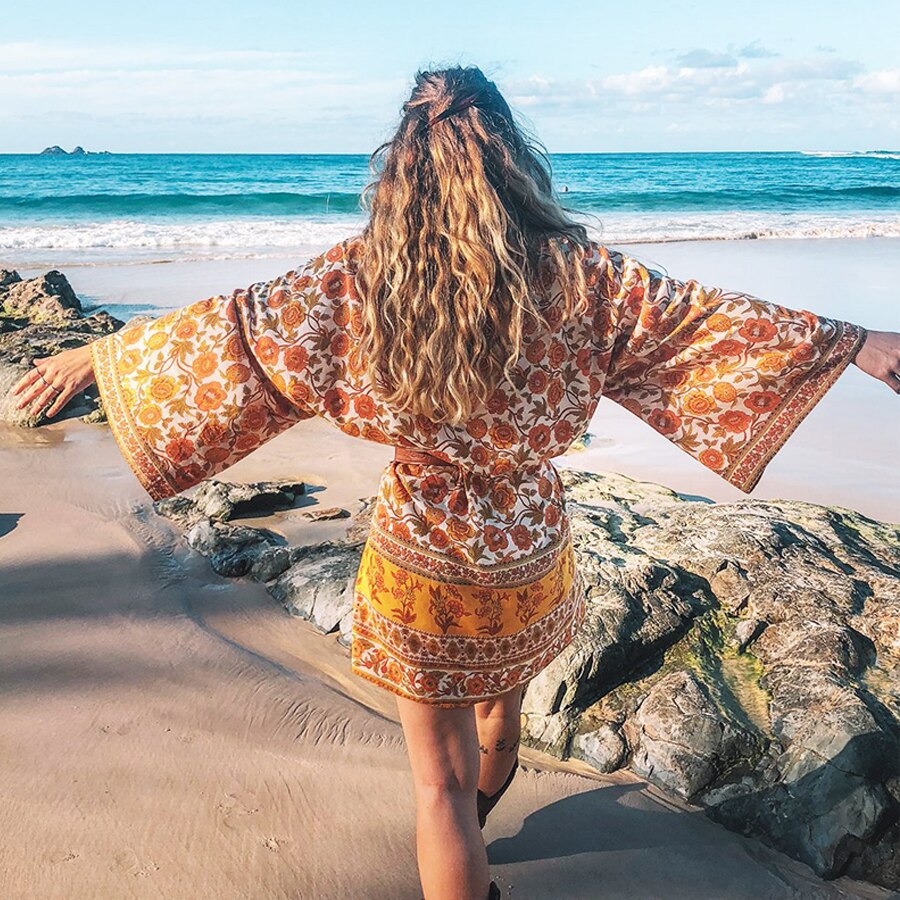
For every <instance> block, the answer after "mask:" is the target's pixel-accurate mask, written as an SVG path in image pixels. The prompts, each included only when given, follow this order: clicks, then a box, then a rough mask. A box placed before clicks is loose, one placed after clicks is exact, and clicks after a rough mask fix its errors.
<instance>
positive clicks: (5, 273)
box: [0, 269, 22, 289]
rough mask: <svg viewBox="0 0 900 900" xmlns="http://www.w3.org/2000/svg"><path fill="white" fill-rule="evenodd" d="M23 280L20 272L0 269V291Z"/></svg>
mask: <svg viewBox="0 0 900 900" xmlns="http://www.w3.org/2000/svg"><path fill="white" fill-rule="evenodd" d="M21 280H22V278H21V276H20V275H19V273H18V272H16V271H15V270H13V269H0V289H2V288H5V287H9V285H11V284H17V283H18V282H20V281H21Z"/></svg>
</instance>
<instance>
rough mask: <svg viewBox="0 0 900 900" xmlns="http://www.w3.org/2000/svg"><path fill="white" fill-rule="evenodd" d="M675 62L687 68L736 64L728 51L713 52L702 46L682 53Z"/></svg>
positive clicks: (723, 67)
mask: <svg viewBox="0 0 900 900" xmlns="http://www.w3.org/2000/svg"><path fill="white" fill-rule="evenodd" d="M676 62H677V63H678V65H679V66H681V67H683V68H688V69H729V68H731V67H732V66H736V65H737V60H736V59H735V58H734V57H733V56H732V55H731V54H730V53H714V52H713V51H712V50H704V49H702V48H697V49H696V50H690V51H688V52H687V53H683V54H682V55H681V56H679V57H678V58H677V59H676Z"/></svg>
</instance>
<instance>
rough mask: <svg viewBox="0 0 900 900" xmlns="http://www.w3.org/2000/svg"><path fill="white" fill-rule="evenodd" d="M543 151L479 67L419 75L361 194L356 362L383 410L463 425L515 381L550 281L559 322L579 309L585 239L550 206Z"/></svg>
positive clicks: (579, 229)
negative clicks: (540, 295) (558, 296)
mask: <svg viewBox="0 0 900 900" xmlns="http://www.w3.org/2000/svg"><path fill="white" fill-rule="evenodd" d="M473 97H474V100H473ZM467 104H470V105H467ZM451 107H452V108H453V109H451ZM441 113H445V114H447V115H446V117H441V119H440V120H439V121H437V122H433V120H434V118H435V117H436V116H440V114H441ZM429 120H431V121H432V122H433V124H429ZM538 147H539V145H537V143H536V142H535V141H532V140H530V139H529V138H528V137H527V136H526V135H525V133H524V131H523V130H522V129H521V128H520V126H518V125H517V124H516V122H515V121H514V119H513V114H512V112H511V110H510V108H509V106H508V105H507V103H506V101H505V100H504V99H503V97H502V96H501V94H500V92H499V91H498V90H497V88H496V86H495V85H494V83H493V82H492V81H488V79H487V78H486V77H485V76H484V74H483V73H482V72H481V70H480V69H478V68H477V67H474V66H473V67H466V68H462V67H458V66H457V67H454V68H449V69H443V70H440V71H433V72H418V73H417V74H416V79H415V87H414V88H413V91H412V95H411V96H410V98H409V100H408V101H407V102H406V103H405V104H404V106H403V117H402V119H401V122H400V126H399V128H398V129H397V132H396V134H395V135H394V137H393V138H391V139H390V140H389V141H387V142H386V143H384V144H382V145H381V146H380V147H379V148H378V149H377V150H376V151H375V152H374V153H373V154H372V157H371V165H372V171H373V174H375V175H376V176H377V177H376V178H375V180H374V181H373V182H372V183H371V184H369V185H368V186H367V187H366V189H365V191H364V193H363V199H364V202H365V203H367V205H368V206H369V208H370V217H369V221H368V223H367V225H366V227H365V229H364V231H363V233H362V235H361V243H362V247H361V250H362V252H361V254H360V258H359V264H358V269H357V284H358V287H359V293H360V298H361V302H362V313H363V316H362V318H363V330H362V335H361V344H360V352H361V357H362V359H363V360H365V364H366V366H367V368H368V373H369V376H370V377H371V379H372V383H373V385H374V386H375V389H376V390H377V392H378V393H379V394H380V396H381V397H382V398H383V400H384V401H385V402H386V403H387V404H388V405H389V406H391V407H393V408H396V409H398V410H406V411H409V412H412V413H414V414H421V415H424V416H427V417H428V418H429V419H431V420H433V421H435V422H450V423H453V424H458V423H460V422H463V421H465V420H466V419H467V418H469V417H470V416H471V415H472V412H473V411H474V410H475V409H476V408H477V407H478V405H479V404H480V403H482V402H483V401H484V400H485V399H486V398H487V396H488V395H489V394H490V393H491V392H492V391H493V390H494V389H495V388H496V387H497V386H498V384H499V381H500V379H501V378H503V379H506V380H507V381H510V382H511V381H512V379H511V372H512V369H513V367H514V366H515V364H516V361H517V359H518V358H519V356H520V352H521V348H522V337H523V333H525V329H526V316H535V317H537V318H538V319H539V320H540V321H541V322H543V316H542V315H541V311H540V308H539V305H538V303H536V301H535V293H536V292H537V291H538V290H539V286H540V285H541V284H543V285H547V284H549V283H550V282H549V281H547V280H546V279H547V278H548V277H549V276H548V272H552V273H554V274H556V275H559V276H560V281H561V284H562V289H563V294H564V301H563V302H564V309H563V318H564V319H565V318H568V317H570V316H571V315H573V314H574V313H575V311H576V309H584V308H585V307H584V304H585V303H586V299H585V284H584V271H583V267H582V266H581V265H580V264H578V263H580V261H581V260H582V259H583V256H584V251H585V248H586V247H587V245H588V237H587V233H586V231H585V229H584V227H583V226H582V225H579V224H576V223H575V222H574V221H572V220H571V219H570V218H569V217H568V215H567V211H566V210H565V209H564V208H563V207H562V206H561V205H560V204H559V203H558V202H557V200H556V199H555V198H554V195H553V191H552V187H551V176H550V165H549V160H548V158H547V154H546V151H544V150H543V149H542V148H541V149H538ZM545 265H549V266H550V269H544V268H543V266H545ZM541 279H544V280H541Z"/></svg>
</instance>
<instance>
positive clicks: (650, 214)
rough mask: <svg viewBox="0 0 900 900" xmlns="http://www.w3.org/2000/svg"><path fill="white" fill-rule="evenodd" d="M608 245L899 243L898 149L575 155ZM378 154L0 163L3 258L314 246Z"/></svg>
mask: <svg viewBox="0 0 900 900" xmlns="http://www.w3.org/2000/svg"><path fill="white" fill-rule="evenodd" d="M551 163H552V168H553V174H554V184H555V187H556V190H557V192H558V196H559V199H560V201H561V202H562V203H563V204H564V205H566V206H568V207H570V208H571V209H572V210H574V211H575V212H576V214H577V215H578V216H580V217H583V218H584V220H585V221H586V223H587V224H588V225H589V227H590V228H591V229H592V231H594V232H595V234H596V235H597V236H600V237H602V238H603V239H605V240H608V241H610V242H627V241H668V240H700V239H742V238H765V237H786V238H795V237H846V236H853V237H878V236H900V152H894V151H886V150H884V151H871V152H868V153H843V154H839V153H686V154H602V155H601V154H562V155H554V156H552V157H551ZM368 180H369V171H368V158H367V157H366V156H362V155H360V156H342V155H324V156H313V155H304V156H296V155H295V156H277V155H111V156H106V155H97V156H84V157H45V156H33V155H29V156H26V155H6V156H0V257H2V259H0V261H9V262H14V263H15V262H18V263H19V264H23V263H25V262H28V261H29V260H33V259H41V258H51V257H52V258H53V259H54V260H59V259H61V258H62V259H72V260H82V261H85V260H86V261H91V260H95V261H101V262H102V261H114V260H126V261H127V260H129V259H135V260H147V259H160V260H163V259H175V258H185V257H187V258H194V257H197V258H209V257H221V256H246V257H255V256H267V255H275V254H279V253H284V252H291V253H303V252H305V251H307V250H308V251H310V252H317V251H318V249H320V248H321V247H323V246H325V245H327V244H328V243H329V242H330V241H332V240H337V239H339V238H341V237H343V236H345V235H346V234H348V233H350V232H351V231H352V230H353V229H354V228H357V227H358V226H359V225H360V224H361V223H362V221H363V213H362V211H361V209H360V202H359V194H360V191H361V190H362V188H363V186H364V185H365V184H366V183H367V181H368Z"/></svg>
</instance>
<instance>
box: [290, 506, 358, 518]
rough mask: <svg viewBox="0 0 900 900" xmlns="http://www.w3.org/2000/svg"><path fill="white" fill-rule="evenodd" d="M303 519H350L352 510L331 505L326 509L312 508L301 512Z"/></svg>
mask: <svg viewBox="0 0 900 900" xmlns="http://www.w3.org/2000/svg"><path fill="white" fill-rule="evenodd" d="M300 517H301V518H303V519H309V520H310V521H311V522H325V521H328V520H331V519H348V518H350V510H349V509H344V508H343V507H340V506H329V507H327V508H325V509H318V508H316V509H310V510H304V511H303V512H301V513H300Z"/></svg>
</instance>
